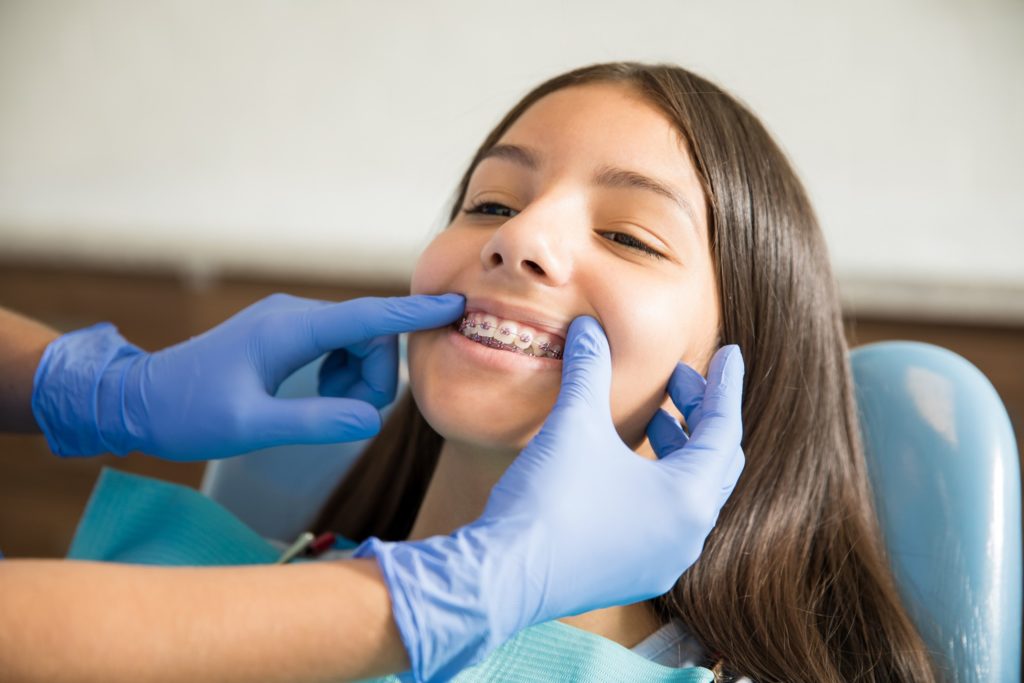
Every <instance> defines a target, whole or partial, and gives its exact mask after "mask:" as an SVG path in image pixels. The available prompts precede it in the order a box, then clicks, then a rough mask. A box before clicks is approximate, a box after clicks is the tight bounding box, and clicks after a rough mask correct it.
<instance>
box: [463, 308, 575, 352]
mask: <svg viewBox="0 0 1024 683" xmlns="http://www.w3.org/2000/svg"><path fill="white" fill-rule="evenodd" d="M475 327H476V322H475V321H471V320H470V318H463V319H462V320H461V321H460V322H459V328H458V329H459V332H460V333H461V334H462V336H464V337H466V338H467V339H472V340H473V341H475V342H477V343H480V344H483V345H485V346H490V347H492V348H495V349H501V350H503V351H515V352H517V353H521V354H523V355H524V356H533V357H534V358H554V359H556V360H561V359H562V352H561V351H551V350H550V348H551V347H550V344H549V343H548V342H541V343H540V350H541V351H542V352H543V353H544V355H543V356H538V355H537V354H535V353H533V351H532V347H527V348H526V349H521V348H519V347H518V346H516V345H515V344H505V343H503V342H500V341H498V340H497V339H495V338H494V337H481V336H480V335H479V334H476V333H474V334H472V335H467V334H465V330H466V328H475ZM480 327H482V328H483V329H484V330H489V329H491V323H490V322H489V321H487V320H481V321H480ZM525 336H526V335H522V336H520V337H519V338H520V339H521V340H522V341H524V342H525V341H526V339H523V337H525Z"/></svg>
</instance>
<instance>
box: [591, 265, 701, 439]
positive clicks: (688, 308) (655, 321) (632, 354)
mask: <svg viewBox="0 0 1024 683" xmlns="http://www.w3.org/2000/svg"><path fill="white" fill-rule="evenodd" d="M630 291H631V292H636V291H646V292H647V293H648V295H647V296H645V297H643V298H636V297H630V298H629V299H628V300H626V299H625V298H624V297H622V296H621V295H616V293H615V292H612V291H605V292H604V293H603V295H602V299H601V300H602V301H604V302H606V303H610V304H616V305H614V306H610V305H609V306H606V307H605V308H604V311H603V312H602V313H601V320H602V323H603V324H604V325H605V330H606V332H607V333H608V340H609V344H610V345H611V348H612V358H613V365H612V370H613V376H612V402H611V404H612V418H613V420H614V421H615V425H616V428H617V429H618V432H619V435H620V436H621V437H622V439H623V441H625V442H626V443H627V444H629V445H630V446H631V447H633V448H636V447H637V446H639V445H640V444H641V443H642V442H643V440H644V435H645V431H646V428H647V423H648V422H649V421H650V419H651V417H652V416H653V415H654V413H655V411H656V410H657V409H658V407H659V406H661V405H662V403H663V402H664V401H665V398H666V396H665V392H666V388H667V383H668V378H669V376H670V375H671V374H672V371H673V370H674V369H675V367H676V364H677V363H679V362H680V361H683V362H685V363H687V364H688V365H691V366H694V367H696V368H697V369H698V370H703V369H704V368H703V367H702V363H703V359H704V357H705V355H706V353H707V351H708V347H709V345H710V344H712V343H713V340H714V336H715V333H716V330H717V308H716V303H715V299H714V297H711V296H709V294H708V293H707V291H706V288H704V287H701V286H697V285H695V284H687V283H682V284H680V283H674V284H672V285H671V286H666V285H664V284H661V285H660V286H650V287H635V288H631V290H630Z"/></svg>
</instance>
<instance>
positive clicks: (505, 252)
mask: <svg viewBox="0 0 1024 683" xmlns="http://www.w3.org/2000/svg"><path fill="white" fill-rule="evenodd" d="M567 243H568V236H567V234H566V231H565V230H559V229H558V222H557V221H553V220H552V217H551V216H548V217H546V218H545V216H544V214H543V212H539V211H534V212H530V211H529V210H526V211H523V212H522V213H520V214H518V215H516V216H514V217H513V218H510V219H508V220H507V221H505V222H504V223H502V224H501V227H499V228H498V229H497V230H495V232H494V234H493V235H492V236H491V239H490V240H488V241H487V243H486V244H484V247H483V249H482V250H481V252H480V258H481V260H482V261H483V264H484V270H486V271H491V270H496V269H505V271H506V272H507V273H508V274H509V275H512V276H514V277H527V278H530V279H534V280H537V281H539V282H540V283H542V284H546V285H549V286H558V285H563V284H565V283H566V282H568V281H569V277H570V274H571V272H572V255H571V253H570V250H569V249H568V244H567Z"/></svg>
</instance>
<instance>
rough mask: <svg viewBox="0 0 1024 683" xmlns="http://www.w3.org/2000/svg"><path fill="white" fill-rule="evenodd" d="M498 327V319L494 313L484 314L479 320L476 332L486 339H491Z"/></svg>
mask: <svg viewBox="0 0 1024 683" xmlns="http://www.w3.org/2000/svg"><path fill="white" fill-rule="evenodd" d="M497 328H498V319H497V318H496V317H494V316H493V315H484V316H482V317H480V318H479V319H478V320H477V325H476V333H477V334H478V335H480V336H481V337H483V338H484V339H490V338H491V337H493V336H494V333H495V332H496V331H497Z"/></svg>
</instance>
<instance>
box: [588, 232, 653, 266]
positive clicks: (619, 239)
mask: <svg viewBox="0 0 1024 683" xmlns="http://www.w3.org/2000/svg"><path fill="white" fill-rule="evenodd" d="M601 234H602V235H605V236H608V235H611V236H612V238H611V241H612V242H616V243H618V244H622V245H624V246H627V247H629V248H630V249H635V250H636V251H639V252H641V253H643V254H645V255H647V256H650V257H651V258H655V259H658V260H659V261H660V260H662V259H664V258H665V255H664V254H662V253H661V252H660V251H656V250H655V249H653V248H651V247H650V246H649V245H648V244H647V243H646V242H642V241H640V240H638V239H637V238H635V237H633V236H632V235H628V234H626V233H624V232H603V233H601Z"/></svg>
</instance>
